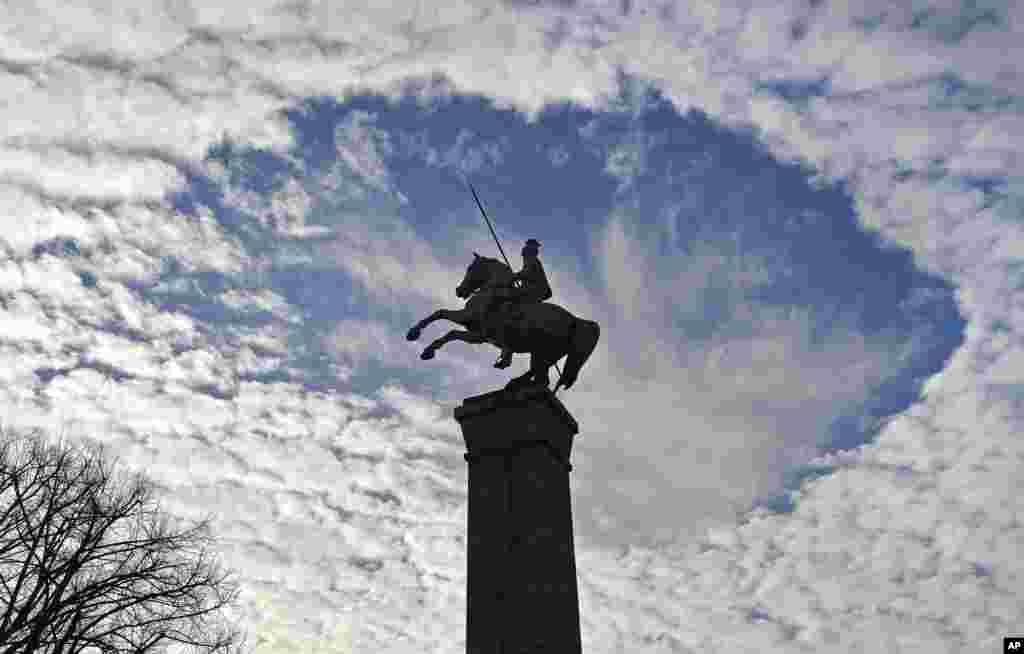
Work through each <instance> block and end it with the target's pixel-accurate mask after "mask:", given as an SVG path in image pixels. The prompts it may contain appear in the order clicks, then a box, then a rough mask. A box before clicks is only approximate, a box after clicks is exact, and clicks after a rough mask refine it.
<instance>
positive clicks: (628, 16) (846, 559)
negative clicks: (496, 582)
mask: <svg viewBox="0 0 1024 654" xmlns="http://www.w3.org/2000/svg"><path fill="white" fill-rule="evenodd" d="M249 5H250V6H248V8H247V10H246V11H244V12H243V11H238V10H237V9H235V8H233V7H232V5H231V4H230V3H222V4H216V3H194V2H187V1H185V2H174V3H153V4H147V3H143V2H134V3H121V4H117V5H114V6H107V5H106V4H100V3H92V4H90V3H76V2H67V1H62V2H59V3H56V2H55V3H50V4H47V3H41V2H40V3H35V4H33V5H31V6H29V5H28V4H27V3H18V4H17V5H16V6H13V7H8V8H7V9H5V13H6V14H8V15H12V16H13V18H12V19H9V20H7V21H5V25H4V27H3V29H2V30H0V88H3V89H4V90H5V93H4V94H3V101H2V103H0V118H2V120H0V212H2V216H3V218H4V220H5V223H4V224H5V225H6V228H5V229H4V230H2V231H0V247H2V253H0V407H2V408H0V420H2V421H3V425H4V426H5V428H7V429H14V430H18V431H24V430H31V429H42V430H43V432H44V433H45V434H47V435H48V437H51V438H53V439H56V438H58V437H64V438H66V439H69V440H71V441H72V442H77V443H81V444H83V445H102V446H103V447H105V448H107V451H108V452H109V454H110V455H111V456H112V457H116V459H117V461H118V463H119V465H120V466H121V467H122V468H123V469H124V470H126V471H131V472H142V473H144V474H145V475H147V476H148V477H149V478H151V479H152V480H153V481H154V483H155V484H156V485H157V487H158V488H159V490H160V493H159V497H160V501H161V505H162V506H163V507H164V508H165V510H166V511H167V512H169V513H171V514H172V515H174V516H177V517H180V518H182V519H184V520H195V519H200V518H202V517H205V516H211V517H212V528H213V535H214V537H215V538H216V539H217V542H218V545H217V554H218V555H219V556H220V557H221V560H222V562H223V563H224V564H225V565H226V566H227V567H229V568H231V569H233V570H235V571H237V573H238V575H239V580H240V582H241V595H240V601H241V604H240V607H239V608H238V609H237V611H236V614H235V616H234V617H236V618H237V619H238V620H239V621H240V622H239V624H240V626H242V627H243V628H245V629H246V630H247V631H248V632H249V642H250V643H252V644H253V645H255V646H256V651H257V652H260V653H264V654H286V653H290V652H324V653H331V654H348V653H355V652H358V653H363V652H374V653H385V654H386V653H392V652H393V653H395V654H403V653H406V652H432V653H436V654H449V653H455V652H461V651H464V647H465V640H464V636H465V581H466V579H465V565H466V558H465V557H466V553H465V547H466V539H465V526H466V508H467V505H466V498H467V496H466V470H465V465H466V464H465V462H464V460H463V459H462V454H463V452H464V445H463V442H462V438H461V433H460V431H459V428H458V425H457V424H456V423H455V421H454V419H453V417H452V410H453V408H454V407H455V406H457V405H458V404H459V403H460V402H461V401H462V398H465V397H468V396H471V395H476V394H479V393H483V392H486V391H489V390H492V389H496V388H499V387H501V386H502V385H503V384H504V383H505V382H506V381H507V380H508V379H509V378H510V377H511V376H512V375H516V374H519V373H521V372H522V371H524V370H525V369H526V367H527V365H528V357H527V356H526V355H522V354H520V355H516V358H515V361H514V363H513V366H512V367H511V368H510V369H508V370H506V371H499V370H495V369H493V368H492V367H491V364H492V363H493V361H494V360H495V358H496V357H497V354H498V351H497V350H496V349H495V348H493V347H492V346H489V345H470V344H466V343H458V342H457V343H452V344H449V345H447V346H446V347H445V348H444V349H442V350H441V351H439V352H438V355H437V357H436V358H435V359H434V360H432V361H427V362H425V361H421V360H420V359H419V352H420V351H421V350H422V348H423V347H424V345H425V344H426V343H427V342H429V341H428V339H433V338H436V337H438V336H441V335H443V334H444V333H445V331H446V330H448V329H450V328H454V327H455V325H450V324H445V323H443V322H442V323H439V324H436V325H433V326H431V327H430V328H428V330H426V331H425V333H424V337H423V338H421V340H420V341H419V342H417V343H409V342H407V341H406V340H405V332H406V331H407V330H408V328H409V327H410V326H411V325H412V324H414V323H415V322H416V321H418V320H419V319H421V318H423V317H425V316H426V315H428V314H429V313H431V312H432V311H434V310H435V309H437V308H442V307H444V308H458V307H460V306H461V304H462V301H461V300H459V299H458V298H456V297H455V292H454V289H455V287H456V285H458V283H459V282H460V281H461V279H462V277H463V275H464V274H465V270H466V267H467V266H468V265H469V263H470V262H471V261H472V260H473V252H478V253H480V254H481V255H483V256H491V257H499V256H500V254H499V252H498V251H497V246H496V245H495V243H494V240H493V238H492V237H491V234H490V232H489V231H488V230H487V227H486V225H485V224H484V223H483V222H482V219H481V217H480V215H479V211H478V210H477V208H476V206H475V204H474V202H473V198H472V196H471V195H470V194H469V192H468V190H467V188H466V186H465V184H464V181H463V180H465V179H469V180H471V181H472V182H473V184H474V186H475V187H476V189H477V190H478V192H479V194H480V196H481V199H482V201H483V202H484V205H485V206H486V207H487V210H488V213H489V215H490V216H491V218H492V219H493V222H494V226H495V230H496V232H497V235H498V237H499V239H500V241H501V243H502V246H503V248H504V250H505V252H506V253H507V254H508V255H509V259H510V261H511V263H512V265H513V266H514V267H515V268H516V269H518V268H519V266H520V265H521V263H522V262H521V258H520V256H519V250H520V248H521V246H522V243H523V242H524V241H525V240H526V239H527V238H536V239H537V240H539V241H540V242H541V243H542V248H541V251H540V256H541V260H542V261H543V263H544V266H545V269H546V270H547V273H548V276H549V279H550V283H551V286H552V289H553V293H554V297H553V298H552V300H551V301H552V302H555V303H557V304H559V305H561V306H563V307H565V308H566V309H568V310H569V311H571V312H573V313H574V314H576V315H577V316H580V317H583V318H587V319H592V320H596V321H597V322H598V323H599V324H600V325H601V327H602V340H601V342H600V344H599V345H598V348H597V350H596V351H595V353H594V355H593V356H592V357H591V359H590V361H589V362H588V363H587V365H586V366H585V367H584V369H583V371H582V373H581V376H580V379H579V381H578V382H577V385H576V386H575V387H574V388H572V389H570V390H568V391H564V392H560V398H561V399H562V401H563V402H564V403H565V404H566V406H567V407H568V409H569V410H570V411H571V412H572V413H573V415H574V416H575V417H576V419H577V420H578V421H579V423H580V434H579V435H578V436H577V438H576V442H575V447H574V451H573V466H574V467H573V470H572V472H571V474H570V484H571V489H572V501H573V514H574V528H575V541H576V558H577V571H578V578H579V593H580V611H581V627H582V629H581V630H582V636H583V646H584V650H585V651H587V652H589V653H593V654H611V653H618V652H629V653H633V652H645V653H646V652H650V653H652V654H663V653H673V654H674V653H690V652H702V653H703V652H726V651H728V652H755V651H756V652H773V653H789V652H808V651H823V652H824V651H827V652H849V653H853V652H868V651H870V652H900V653H902V652H907V653H910V652H921V653H924V652H929V653H930V652H979V653H981V652H991V651H996V649H995V648H996V647H999V646H1000V645H1001V642H1002V637H1003V636H1006V635H1010V634H1012V633H1016V632H1020V630H1021V625H1022V624H1024V598H1022V595H1021V592H1020V590H1019V588H1020V582H1021V580H1022V579H1024V564H1022V563H1021V562H1020V561H1021V557H1020V556H1019V552H1020V551H1022V549H1024V527H1022V525H1021V522H1020V517H1019V516H1020V515H1021V512H1022V509H1024V504H1022V502H1024V500H1022V499H1021V498H1022V497H1024V493H1022V492H1021V491H1022V490H1024V488H1022V482H1021V479H1022V477H1021V476H1020V474H1019V471H1018V470H1017V466H1018V464H1019V462H1020V461H1021V460H1022V459H1024V446H1022V445H1021V441H1020V438H1019V437H1018V436H1017V435H1018V434H1019V433H1020V430H1021V428H1022V426H1024V379H1022V377H1024V372H1022V371H1024V365H1022V364H1024V347H1022V330H1024V295H1022V294H1021V290H1020V289H1021V288H1022V287H1024V286H1022V277H1021V275H1022V271H1024V229H1022V227H1024V226H1022V220H1021V216H1022V210H1024V178H1022V177H1021V176H1020V173H1019V170H1021V168H1022V166H1021V163H1022V162H1024V68H1022V64H1021V63H1020V62H1021V61H1024V45H1022V44H1024V38H1022V36H1024V35H1022V33H1021V32H1022V30H1024V28H1022V21H1024V8H1022V7H1019V6H1016V5H1014V4H1012V3H1010V4H1007V3H992V2H981V1H973V2H962V3H960V2H947V3H925V2H906V3H900V4H899V5H898V6H894V3H891V2H862V3H849V5H851V6H844V5H842V4H840V3H826V2H823V1H821V0H807V1H805V2H799V3H796V2H794V3H782V2H780V3H729V2H708V3H700V2H694V3H689V4H682V3H672V2H665V3H660V4H653V3H641V2H634V1H631V0H620V1H618V2H596V1H595V2H587V1H584V0H557V1H551V2H540V1H532V2H527V1H524V0H522V1H521V0H516V1H512V0H507V1H505V2H502V3H495V2H482V1H464V0H453V1H451V2H446V3H443V6H442V5H441V4H440V3H424V2H420V3H407V2H403V3H395V5H394V6H393V7H391V6H388V5H387V4H386V3H384V2H373V3H365V4H364V3H358V2H331V3H327V2H324V3H314V2H302V1H299V2H288V3H273V2H262V3H261V2H254V3H249ZM554 376H555V375H554V374H553V377H554Z"/></svg>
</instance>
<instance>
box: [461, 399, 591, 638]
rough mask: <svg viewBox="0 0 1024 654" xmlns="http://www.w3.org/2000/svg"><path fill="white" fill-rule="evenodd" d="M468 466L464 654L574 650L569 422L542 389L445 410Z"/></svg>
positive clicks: (576, 623) (573, 429) (573, 427)
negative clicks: (452, 417)
mask: <svg viewBox="0 0 1024 654" xmlns="http://www.w3.org/2000/svg"><path fill="white" fill-rule="evenodd" d="M455 419H456V420H457V421H458V422H459V425H460V426H461V427H462V435H463V438H464V439H465V441H466V449H467V454H466V455H465V458H466V461H467V462H468V463H469V517H468V523H469V524H468V539H467V540H468V544H467V550H468V551H467V564H466V565H467V582H466V585H467V588H466V652H467V654H521V653H522V654H525V653H526V652H530V653H533V654H581V653H582V645H581V642H580V614H579V597H578V594H577V588H576V556H575V550H574V547H573V538H572V506H571V498H570V493H569V471H570V470H572V466H571V465H570V464H569V456H570V454H571V452H572V442H573V436H575V435H576V434H577V433H578V432H579V426H578V425H577V423H576V421H575V420H574V419H573V417H572V415H570V414H569V411H568V410H567V409H566V408H565V406H564V405H563V404H562V403H561V402H560V401H559V400H558V398H556V397H555V395H554V394H553V393H552V392H551V391H550V390H548V389H546V388H541V387H527V388H524V389H521V390H517V391H505V390H501V391H495V392H492V393H487V394H485V395H478V396H475V397H469V398H466V399H465V400H463V403H462V406H460V407H457V408H456V409H455Z"/></svg>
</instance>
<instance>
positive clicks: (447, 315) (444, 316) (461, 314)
mask: <svg viewBox="0 0 1024 654" xmlns="http://www.w3.org/2000/svg"><path fill="white" fill-rule="evenodd" d="M467 317H468V315H467V312H466V310H465V309H456V310H452V309H438V310H437V311H435V312H434V313H432V314H430V315H429V316H427V317H426V318H424V319H423V320H421V321H419V322H418V323H416V324H415V325H413V327H412V329H410V330H409V332H408V333H407V334H406V335H405V338H406V339H408V340H410V341H415V340H416V339H418V338H419V337H420V334H421V333H422V332H423V328H424V327H426V326H427V325H429V324H430V323H432V322H434V321H435V320H451V321H452V322H457V323H462V322H463V321H464V320H465V319H466V318H467Z"/></svg>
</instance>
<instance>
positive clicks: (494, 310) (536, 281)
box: [406, 191, 601, 392]
mask: <svg viewBox="0 0 1024 654" xmlns="http://www.w3.org/2000/svg"><path fill="white" fill-rule="evenodd" d="M475 195H476V192H475V191H474V196H475ZM477 203H478V204H479V199H478V200H477ZM480 209H481V211H483V206H481V207H480ZM484 217H485V218H486V213H485V214H484ZM488 224H489V221H488ZM492 229H493V228H492ZM499 248H500V244H499ZM539 251H540V243H539V242H537V240H536V239H532V238H531V239H529V240H527V241H526V245H524V246H523V250H522V255H523V268H522V270H520V271H519V272H517V273H513V272H512V268H511V266H509V265H508V264H507V263H504V262H502V261H498V260H497V259H491V258H489V257H482V256H480V255H479V254H477V253H476V252H474V253H473V261H472V263H470V264H469V267H468V268H467V269H466V275H465V277H463V279H462V282H461V283H460V284H459V285H458V286H457V287H456V288H455V295H456V296H457V297H459V298H463V299H466V306H465V307H464V308H463V309H458V310H449V309H438V310H437V311H435V312H434V313H432V314H430V315H429V316H427V317H426V318H424V319H423V320H421V321H420V322H418V323H416V325H415V326H413V328H412V329H410V330H409V333H408V334H407V335H406V338H408V339H409V340H410V341H415V340H416V339H418V338H419V337H420V334H421V332H422V331H423V328H424V327H426V326H427V325H429V324H430V323H432V322H434V321H435V320H441V319H444V320H450V321H452V322H454V323H457V324H460V325H462V326H463V327H465V328H466V331H460V330H455V329H453V330H452V331H450V332H448V333H447V334H445V335H444V336H442V337H441V338H439V339H437V340H435V341H434V342H433V343H431V344H430V345H428V346H427V347H426V349H424V350H423V353H422V354H420V358H421V359H433V358H434V353H435V352H436V351H437V350H438V349H440V348H441V347H443V346H444V345H445V343H448V342H449V341H456V340H458V341H465V342H467V343H490V344H491V345H495V346H497V347H499V348H501V355H500V356H499V357H498V360H497V361H496V362H495V363H494V367H496V368H507V367H508V366H509V364H510V363H511V362H512V355H513V353H516V352H519V353H527V352H528V353H529V354H530V369H529V370H528V371H526V373H525V374H523V375H520V376H519V377H516V378H514V379H513V380H512V381H510V382H509V383H508V385H507V386H506V388H513V387H516V386H519V385H523V384H530V383H532V384H538V385H543V386H544V387H545V388H548V387H549V385H550V383H551V382H550V379H549V377H548V369H549V368H550V367H551V366H552V365H555V364H556V362H557V361H558V360H559V359H561V358H562V357H563V356H567V357H568V358H567V359H566V363H565V372H563V373H561V374H560V375H559V379H558V383H557V384H556V385H555V389H554V390H555V392H558V389H559V387H563V388H571V387H572V385H573V384H574V383H575V382H576V378H577V377H578V376H579V373H580V369H581V368H582V367H583V364H584V363H586V361H587V359H588V358H589V357H590V355H591V353H592V352H593V351H594V348H595V347H596V346H597V341H598V340H599V339H600V337H601V328H600V327H599V326H598V324H597V323H596V322H594V321H593V320H585V319H582V318H577V317H576V316H574V315H573V314H572V313H570V312H569V311H567V310H565V309H564V308H562V307H560V306H558V305H557V304H552V303H550V302H546V300H548V299H550V298H551V295H552V294H551V286H550V285H549V284H548V279H547V275H546V274H545V273H544V266H543V265H542V264H541V262H540V258H539V257H538V254H539ZM502 254H504V253H502Z"/></svg>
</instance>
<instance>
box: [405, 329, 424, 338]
mask: <svg viewBox="0 0 1024 654" xmlns="http://www.w3.org/2000/svg"><path fill="white" fill-rule="evenodd" d="M419 337H420V330H419V329H417V328H415V327H413V328H412V329H410V330H409V332H408V333H407V334H406V335H405V338H406V339H408V340H410V341H415V340H416V339H417V338H419Z"/></svg>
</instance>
